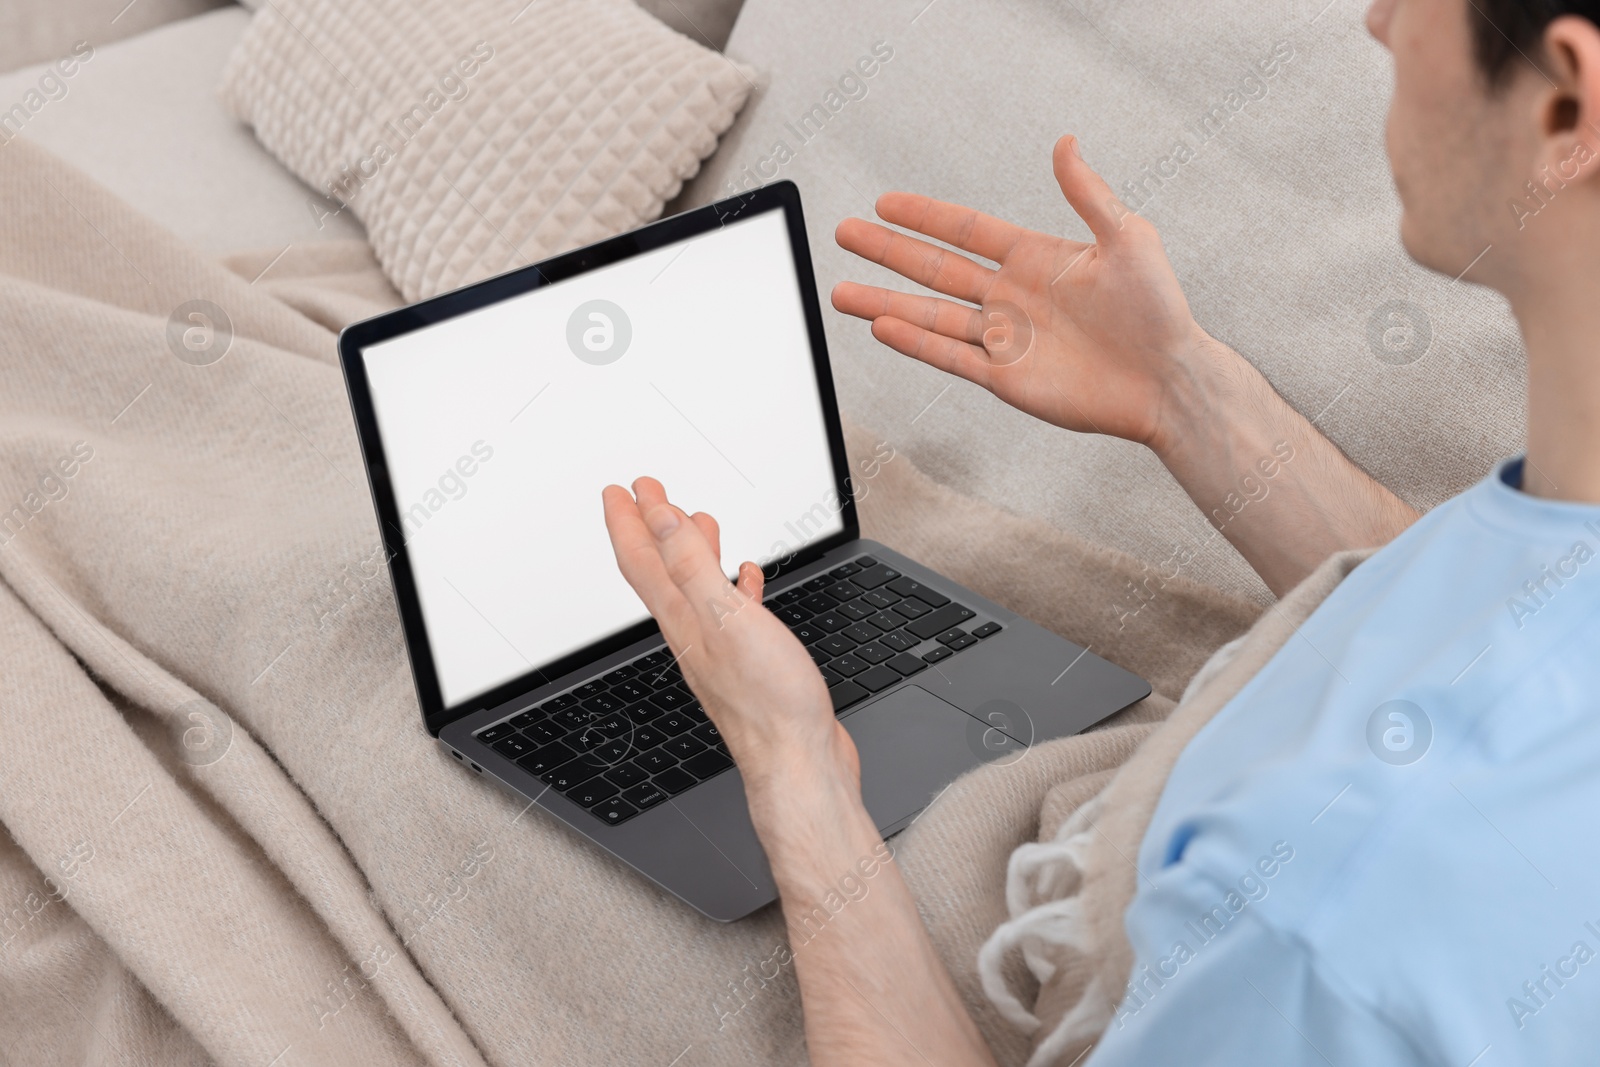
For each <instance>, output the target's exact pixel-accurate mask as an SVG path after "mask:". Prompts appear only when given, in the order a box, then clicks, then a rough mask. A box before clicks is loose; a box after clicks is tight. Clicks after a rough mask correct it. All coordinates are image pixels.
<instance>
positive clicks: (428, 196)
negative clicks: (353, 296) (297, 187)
mask: <svg viewBox="0 0 1600 1067" xmlns="http://www.w3.org/2000/svg"><path fill="white" fill-rule="evenodd" d="M518 7H519V5H518V4H516V3H507V2H506V0H493V2H491V0H404V2H399V0H352V2H334V0H272V2H271V3H266V4H263V5H262V7H261V9H260V10H259V11H258V12H257V14H256V15H255V17H254V18H253V20H252V22H251V25H250V28H249V30H248V31H246V33H245V35H244V38H243V39H242V40H241V41H240V43H239V47H238V49H237V50H236V51H235V52H234V55H233V57H232V58H231V59H230V61H229V63H228V69H227V71H226V72H225V73H224V75H223V84H222V89H221V94H222V99H223V101H224V103H225V104H226V105H227V106H228V108H229V109H230V110H231V111H232V112H233V113H234V114H235V115H237V116H238V117H239V118H240V119H241V120H243V121H244V122H247V123H249V124H250V125H251V126H252V127H254V128H255V132H256V136H257V137H259V138H260V139H261V142H262V144H264V145H266V147H267V148H268V149H269V150H270V151H272V152H273V153H274V154H275V155H277V157H278V158H279V159H281V160H282V161H283V162H284V164H285V165H287V166H288V167H289V168H290V169H291V170H293V171H294V172H295V173H296V174H298V175H299V176H300V177H301V178H303V179H304V180H305V181H306V182H308V183H309V184H310V185H311V186H313V187H314V188H315V189H316V190H317V191H318V193H319V194H321V195H318V196H313V197H310V198H309V201H308V203H307V211H308V212H310V213H311V214H312V215H313V216H315V217H317V218H318V219H325V218H326V217H328V216H331V215H334V214H337V213H339V212H342V211H352V212H354V213H355V215H356V216H357V217H359V218H360V220H361V221H362V223H364V224H365V225H366V228H367V233H368V237H369V239H370V240H371V242H372V247H373V249H374V251H375V252H376V253H377V256H378V259H379V260H380V261H381V262H382V264H383V267H384V270H385V271H386V272H387V273H388V275H389V277H390V279H392V280H393V282H394V284H395V286H396V288H398V289H399V290H400V291H401V293H403V294H404V295H405V297H406V298H407V299H408V300H416V299H419V298H421V297H425V296H430V295H432V294H434V293H438V292H442V291H444V290H447V289H452V288H455V287H457V286H460V285H464V284H466V283H468V282H471V281H475V280H477V279H479V278H483V277H486V276H488V275H491V274H496V273H499V272H501V271H505V270H510V269H511V268H513V267H517V266H521V265H523V264H525V263H529V262H532V261H534V260H538V259H541V258H543V257H545V256H549V255H554V254H555V253H557V252H561V251H564V250H566V249H569V248H574V247H577V246H579V245H583V244H588V243H590V242H592V241H596V240H599V239H601V238H603V237H607V236H610V235H611V234H615V233H619V232H621V231H623V230H626V229H629V228H631V227H633V226H637V225H639V224H640V223H643V222H647V221H649V220H650V219H652V218H654V217H656V216H657V215H658V214H660V212H661V208H662V205H663V204H665V202H666V201H667V200H669V199H671V198H672V197H673V196H674V195H676V194H677V191H678V189H679V188H680V187H681V186H682V184H683V182H684V180H685V179H686V178H689V177H690V176H692V175H693V174H694V173H695V171H697V170H698V169H699V167H700V161H701V160H702V159H704V158H705V157H706V156H708V155H710V154H711V152H712V151H713V150H714V149H715V148H716V145H717V137H718V135H719V134H721V133H722V131H724V130H725V129H727V128H728V126H729V124H730V123H732V122H733V119H734V116H735V115H736V114H737V113H738V111H739V108H740V107H741V106H743V104H744V102H745V99H746V97H747V96H748V95H749V93H750V90H751V89H752V88H753V85H754V83H753V80H752V73H751V71H750V70H749V69H748V68H745V67H741V66H739V65H737V64H735V63H733V62H731V61H730V60H728V59H727V58H725V57H724V56H722V55H720V54H719V53H716V52H713V51H711V50H709V49H707V48H704V47H701V46H700V45H698V44H695V43H694V42H692V41H690V40H688V39H687V38H685V37H683V36H680V35H679V34H677V33H674V32H673V31H672V30H670V29H668V28H667V27H665V26H663V25H662V24H661V23H660V22H658V21H657V20H656V19H654V18H652V17H651V16H650V15H649V14H647V13H646V12H644V11H642V10H641V9H640V8H639V7H638V6H637V5H636V4H635V3H633V0H532V2H530V3H528V4H527V5H526V6H525V7H522V8H521V10H519V9H518Z"/></svg>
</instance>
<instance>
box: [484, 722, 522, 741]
mask: <svg viewBox="0 0 1600 1067" xmlns="http://www.w3.org/2000/svg"><path fill="white" fill-rule="evenodd" d="M516 732H517V728H516V727H515V726H513V725H511V724H510V723H508V722H502V723H496V724H495V725H493V726H491V727H489V728H488V729H487V730H479V731H478V732H477V734H475V735H474V736H476V737H477V739H478V740H479V741H482V742H483V743H484V744H486V745H492V744H494V743H495V742H496V741H498V740H500V739H501V738H502V737H510V736H511V735H512V734H514V733H516Z"/></svg>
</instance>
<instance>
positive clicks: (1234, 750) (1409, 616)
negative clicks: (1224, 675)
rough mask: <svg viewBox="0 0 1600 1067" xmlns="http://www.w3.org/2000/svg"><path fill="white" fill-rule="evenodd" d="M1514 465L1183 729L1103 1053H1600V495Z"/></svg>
mask: <svg viewBox="0 0 1600 1067" xmlns="http://www.w3.org/2000/svg"><path fill="white" fill-rule="evenodd" d="M1520 484H1521V462H1520V461H1513V462H1511V463H1509V464H1506V465H1505V466H1503V467H1502V468H1501V470H1500V471H1499V472H1497V474H1496V476H1493V477H1490V478H1488V479H1486V480H1485V481H1484V482H1482V483H1480V484H1479V485H1477V486H1474V487H1473V488H1472V489H1470V490H1469V491H1467V492H1466V493H1464V494H1462V495H1461V496H1459V497H1456V498H1455V499H1454V500H1451V501H1450V502H1449V503H1446V504H1444V505H1442V506H1440V507H1439V508H1437V509H1435V510H1434V511H1433V512H1431V513H1430V514H1428V515H1427V516H1425V517H1424V518H1423V519H1422V520H1421V521H1419V522H1418V523H1417V524H1416V525H1415V526H1413V527H1412V528H1411V529H1409V530H1407V531H1406V532H1405V533H1404V534H1402V535H1401V536H1400V537H1399V538H1397V539H1396V540H1395V541H1394V542H1393V543H1392V544H1390V545H1389V546H1388V547H1386V548H1384V549H1383V550H1382V551H1380V552H1378V553H1377V554H1376V555H1374V556H1373V557H1372V558H1371V559H1369V560H1368V561H1367V562H1366V563H1364V564H1362V565H1361V566H1360V567H1358V568H1357V569H1356V570H1355V572H1354V573H1352V574H1351V575H1350V576H1349V577H1348V578H1347V579H1346V580H1345V581H1344V582H1343V583H1342V584H1341V585H1340V586H1339V587H1338V588H1337V589H1336V590H1335V591H1334V593H1333V595H1332V596H1330V597H1329V598H1328V599H1327V601H1325V602H1324V603H1323V604H1322V606H1321V607H1320V608H1318V609H1317V611H1316V612H1315V613H1314V614H1313V615H1312V616H1311V618H1310V619H1309V620H1307V621H1306V623H1305V625H1304V626H1302V627H1301V629H1300V631H1299V632H1298V633H1297V634H1296V635H1295V636H1293V637H1291V638H1290V639H1289V641H1288V643H1287V644H1286V645H1285V646H1284V648H1283V649H1282V650H1281V651H1279V653H1278V654H1277V655H1276V656H1275V657H1274V658H1273V659H1272V661H1271V662H1270V663H1268V664H1267V666H1266V667H1265V668H1264V669H1263V670H1262V671H1261V673H1260V674H1259V675H1257V676H1256V677H1255V678H1253V679H1252V680H1251V681H1250V682H1249V683H1248V684H1247V685H1246V686H1245V687H1244V688H1243V689H1242V690H1241V691H1240V692H1239V694H1238V695H1237V696H1236V697H1234V699H1233V700H1232V701H1231V702H1230V703H1229V704H1228V705H1227V706H1226V707H1225V708H1223V709H1222V711H1221V712H1220V713H1219V714H1218V715H1217V716H1216V718H1215V719H1213V720H1212V721H1211V722H1210V723H1208V724H1207V725H1206V727H1205V728H1204V729H1203V730H1201V731H1200V733H1199V734H1198V735H1197V736H1196V737H1195V738H1194V740H1193V741H1191V742H1190V744H1189V746H1188V747H1187V748H1186V749H1185V750H1184V752H1183V755H1182V756H1181V757H1180V758H1179V760H1178V762H1177V765H1176V767H1175V768H1174V769H1173V772H1172V776H1171V778H1170V779H1169V780H1168V782H1167V785H1166V789H1165V790H1164V791H1163V793H1162V795H1161V800H1160V803H1159V805H1158V806H1157V808H1156V812H1155V816H1154V819H1153V820H1152V822H1151V825H1150V829H1149V831H1148V833H1147V834H1146V836H1145V838H1144V842H1143V844H1142V846H1141V847H1140V850H1139V870H1140V878H1139V887H1138V890H1137V893H1136V895H1135V897H1134V900H1133V903H1132V905H1131V906H1130V907H1129V909H1128V912H1127V916H1126V922H1127V930H1128V934H1129V937H1130V939H1131V941H1132V944H1133V948H1134V952H1135V957H1136V962H1135V965H1134V971H1133V978H1132V981H1131V982H1130V983H1129V985H1128V988H1127V990H1126V991H1125V995H1124V999H1123V1001H1122V1003H1121V1005H1120V1007H1119V1009H1118V1013H1117V1017H1116V1018H1115V1019H1114V1020H1113V1021H1112V1023H1111V1025H1110V1026H1109V1028H1108V1029H1107V1031H1106V1034H1105V1037H1104V1038H1103V1039H1102V1041H1101V1044H1100V1046H1099V1048H1097V1049H1096V1051H1095V1052H1094V1054H1093V1055H1092V1056H1091V1057H1090V1058H1089V1060H1088V1061H1087V1067H1159V1065H1164V1064H1175V1065H1176V1064H1181V1065H1184V1067H1194V1065H1200V1064H1216V1065H1227V1067H1241V1065H1249V1064H1263V1065H1271V1067H1294V1065H1307V1067H1313V1065H1314V1067H1329V1065H1331V1067H1346V1065H1348V1067H1385V1065H1389V1064H1408V1065H1409V1064H1436V1065H1438V1067H1503V1065H1506V1064H1530V1065H1533V1064H1537V1065H1539V1067H1549V1065H1556V1064H1578V1063H1585V1064H1589V1063H1600V834H1597V833H1596V828H1597V825H1600V507H1595V506H1587V505H1577V504H1569V503H1560V502H1553V501H1546V500H1540V499H1537V498H1534V497H1531V496H1528V495H1526V494H1524V493H1522V492H1520V491H1519V490H1517V489H1515V488H1513V487H1512V486H1513V485H1520Z"/></svg>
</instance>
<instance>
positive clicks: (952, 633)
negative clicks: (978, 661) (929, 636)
mask: <svg viewBox="0 0 1600 1067" xmlns="http://www.w3.org/2000/svg"><path fill="white" fill-rule="evenodd" d="M965 636H967V631H965V630H963V629H962V628H961V627H959V626H953V627H951V628H950V629H948V630H946V631H945V632H944V633H942V634H940V635H939V636H938V637H936V638H934V640H935V641H937V642H939V643H940V644H941V645H953V644H955V643H956V642H957V641H959V640H961V639H962V638H963V637H965Z"/></svg>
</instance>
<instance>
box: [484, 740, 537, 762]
mask: <svg viewBox="0 0 1600 1067" xmlns="http://www.w3.org/2000/svg"><path fill="white" fill-rule="evenodd" d="M489 747H490V748H492V749H494V750H495V751H496V752H498V753H500V755H502V756H506V757H509V758H510V759H518V758H519V757H522V756H526V755H527V754H528V753H530V752H532V751H533V742H531V741H529V740H528V739H527V738H526V737H523V736H522V735H521V734H512V735H511V736H510V737H502V738H501V739H500V740H498V741H496V742H495V743H494V744H492V745H490V746H489Z"/></svg>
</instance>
